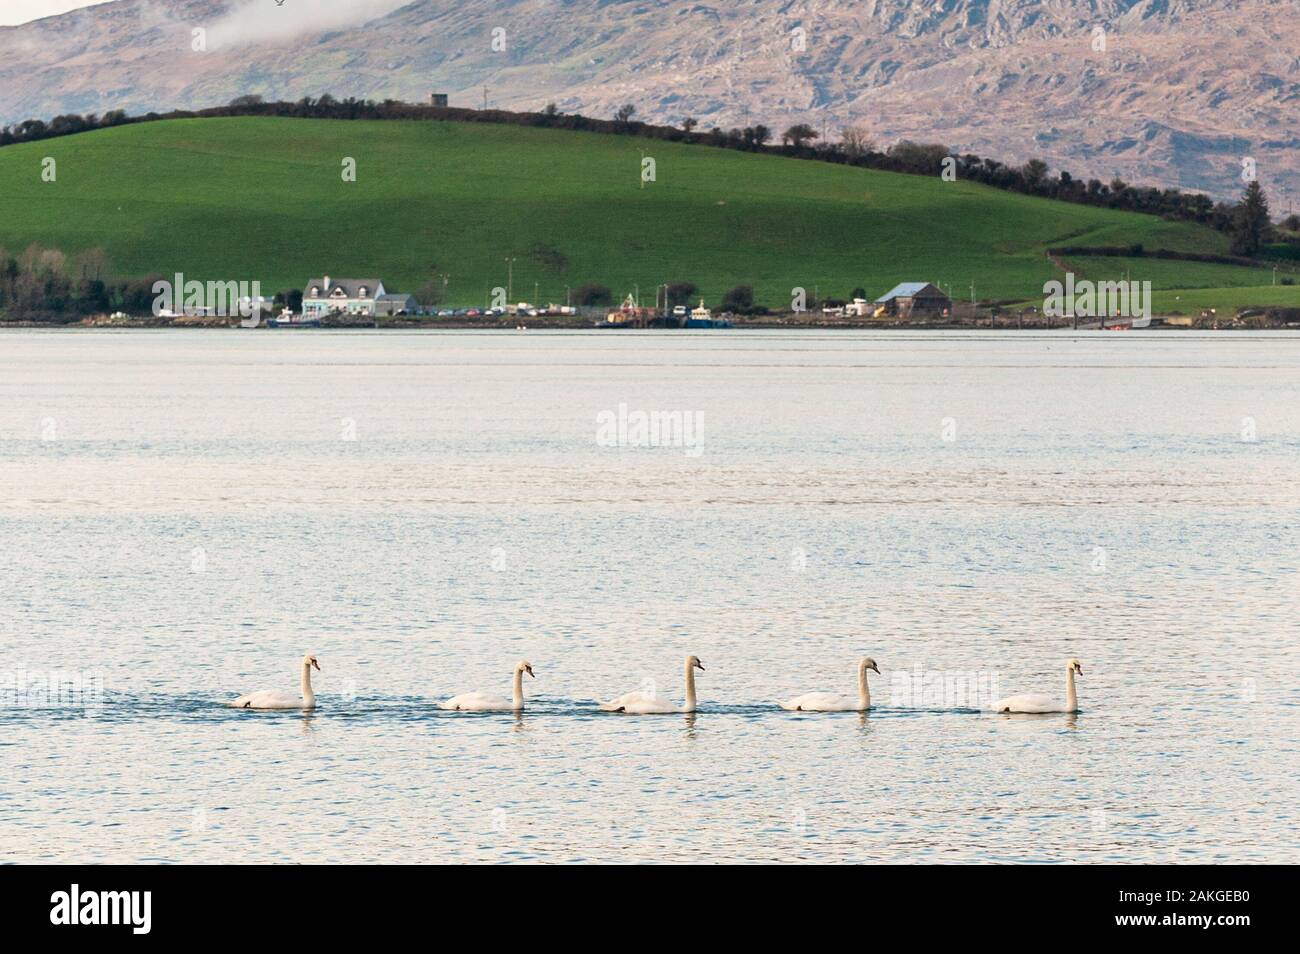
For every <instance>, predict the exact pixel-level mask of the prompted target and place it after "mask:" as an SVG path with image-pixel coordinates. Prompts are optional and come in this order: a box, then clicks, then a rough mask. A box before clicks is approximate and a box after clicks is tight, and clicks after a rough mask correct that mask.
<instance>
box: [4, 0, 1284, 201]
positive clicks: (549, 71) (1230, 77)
mask: <svg viewBox="0 0 1300 954" xmlns="http://www.w3.org/2000/svg"><path fill="white" fill-rule="evenodd" d="M196 31H200V32H196ZM434 91H439V92H446V93H449V94H450V98H451V104H452V105H461V106H478V105H481V104H482V103H483V101H484V97H485V95H486V98H487V100H488V102H489V103H490V104H491V105H493V106H498V107H502V108H508V109H537V108H540V107H542V106H543V105H544V104H546V103H548V102H554V103H556V104H557V105H558V106H559V108H560V109H561V110H563V111H566V112H567V111H573V112H583V113H587V114H589V115H595V116H608V115H610V114H612V113H613V111H614V110H615V109H616V108H617V107H618V106H619V105H621V104H623V103H633V104H635V105H636V107H637V117H638V118H642V119H646V120H651V121H667V122H674V123H675V122H680V121H681V120H682V119H683V118H685V117H687V116H693V117H695V118H697V119H699V120H700V121H701V123H702V125H703V126H704V127H706V128H707V127H708V126H709V125H715V124H716V125H723V126H728V127H729V126H734V125H745V124H749V123H759V122H761V123H765V124H766V125H768V126H771V127H774V128H777V129H781V128H784V126H785V125H788V124H790V123H792V122H795V121H799V122H808V123H809V124H811V125H813V126H814V127H817V128H819V129H825V130H826V132H827V134H829V135H831V136H832V137H838V135H839V130H840V129H841V128H842V127H844V126H847V125H854V126H861V127H864V128H865V129H867V130H868V131H869V133H870V135H871V136H872V138H873V139H874V140H875V141H876V142H877V143H878V144H888V143H890V142H893V141H896V140H898V139H900V138H910V139H916V140H922V141H931V142H943V143H945V144H947V145H949V146H952V147H955V148H958V149H960V150H961V151H969V152H976V153H979V154H981V155H988V156H993V157H997V158H1001V159H1005V160H1008V161H1015V162H1020V161H1024V160H1026V159H1029V158H1032V157H1039V158H1042V159H1044V160H1046V161H1047V162H1048V163H1049V164H1050V165H1051V166H1053V167H1056V168H1062V167H1063V168H1066V169H1068V170H1070V171H1071V172H1072V173H1074V174H1075V175H1078V176H1084V177H1094V176H1095V177H1097V178H1101V179H1103V180H1109V179H1110V178H1112V177H1113V176H1115V175H1119V176H1121V177H1123V178H1124V179H1126V180H1128V181H1130V182H1134V183H1141V184H1155V185H1162V186H1178V187H1181V188H1188V189H1197V190H1203V191H1207V192H1210V193H1212V194H1214V195H1216V196H1220V197H1231V196H1236V195H1237V194H1238V193H1239V192H1240V190H1241V187H1242V184H1243V183H1242V172H1243V163H1244V162H1245V161H1246V160H1252V163H1253V167H1254V169H1255V170H1256V171H1257V174H1258V176H1259V178H1260V179H1261V181H1262V182H1263V184H1264V185H1265V187H1266V189H1267V190H1268V191H1269V193H1270V195H1272V196H1273V197H1274V207H1275V210H1276V211H1278V212H1285V211H1287V207H1288V204H1289V203H1291V202H1300V175H1298V174H1300V0H917V2H908V0H805V2H799V0H703V2H690V0H686V2H670V0H415V2H406V3H403V2H402V0H116V2H110V3H104V4H101V5H99V6H94V7H89V8H86V9H82V10H78V11H74V12H72V13H68V14H64V15H62V16H58V17H51V18H49V19H46V20H41V21H37V22H35V23H30V24H26V25H23V26H20V27H11V28H0V122H14V121H18V120H22V119H25V118H28V117H33V116H35V117H41V118H49V117H50V116H53V115H55V114H57V113H60V112H81V113H84V112H103V111H105V110H108V109H113V108H122V109H126V110H127V111H128V112H132V113H140V112H147V111H149V110H165V109H170V108H177V107H181V108H187V107H200V106H210V105H216V104H220V103H224V102H226V101H228V100H230V99H231V98H233V97H234V96H237V95H240V94H244V93H258V94H261V95H263V96H265V97H267V98H268V99H272V98H273V99H298V98H300V97H302V96H317V95H320V94H321V93H324V92H330V93H332V94H334V95H335V96H338V97H344V96H358V97H365V98H372V99H384V98H393V99H402V100H413V101H415V100H418V101H427V98H428V96H429V94H430V93H431V92H434Z"/></svg>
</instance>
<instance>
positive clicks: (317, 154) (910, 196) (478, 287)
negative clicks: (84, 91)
mask: <svg viewBox="0 0 1300 954" xmlns="http://www.w3.org/2000/svg"><path fill="white" fill-rule="evenodd" d="M643 154H644V155H647V156H651V157H653V158H654V159H655V161H656V164H657V169H656V172H657V181H655V182H651V183H647V184H645V186H644V187H642V184H641V181H640V169H641V158H642V155H643ZM47 156H48V157H52V158H54V159H55V160H57V163H58V167H57V168H58V180H57V182H55V183H45V182H42V181H41V176H40V173H41V163H42V160H43V159H44V158H45V157H47ZM345 157H351V158H354V159H355V160H356V162H357V181H356V182H355V183H348V182H344V181H343V179H342V176H341V170H342V162H343V160H344V158H345ZM31 242H40V243H41V244H43V245H46V246H52V247H57V248H60V249H62V250H63V251H65V252H68V253H72V252H74V251H76V250H79V249H82V248H86V247H93V246H102V247H104V248H105V249H106V250H107V252H108V254H109V257H110V259H111V262H112V264H113V267H114V270H115V271H116V272H117V273H119V274H123V275H144V274H148V273H151V272H161V273H164V274H170V273H172V272H175V271H183V272H184V273H185V274H186V276H187V277H188V278H197V279H201V280H231V279H234V280H250V281H251V280H254V279H257V280H261V281H262V282H263V287H264V290H265V291H267V292H268V293H269V292H270V291H274V290H277V289H280V288H286V287H301V286H302V285H303V284H304V283H305V282H306V281H307V279H308V278H309V277H310V276H312V275H318V274H320V273H322V272H325V273H329V274H331V275H335V276H348V277H363V276H377V277H381V278H383V279H384V280H385V282H386V283H387V284H388V286H389V288H390V290H402V291H415V290H417V289H418V288H419V287H420V286H421V285H422V284H423V283H424V282H426V281H428V280H430V279H431V278H432V277H433V276H434V275H435V274H437V273H445V274H447V275H449V276H450V283H449V286H448V289H449V297H450V299H451V300H452V301H453V302H455V303H457V304H477V303H482V302H483V301H484V300H485V297H486V295H487V294H488V291H489V289H490V288H492V287H493V286H496V285H504V284H505V280H506V265H505V259H506V258H507V257H514V258H516V259H517V261H516V262H515V265H514V297H515V298H516V299H521V298H522V299H531V298H533V294H534V283H538V285H539V286H540V293H539V295H538V297H539V298H540V299H541V300H551V301H563V299H564V289H565V286H566V285H570V286H577V285H580V284H583V283H586V282H600V283H602V284H606V285H608V286H609V287H610V288H611V289H613V290H614V292H615V293H616V294H623V293H625V292H627V291H630V290H631V289H632V286H633V285H634V284H639V285H640V288H641V293H642V296H643V299H645V300H647V301H648V300H650V299H652V298H653V294H654V293H653V288H654V286H655V285H656V284H658V283H660V282H681V281H690V282H694V283H696V284H697V285H699V286H700V288H701V291H702V292H703V293H704V294H705V295H706V296H707V297H708V298H710V299H711V300H712V301H714V302H716V300H717V299H718V298H719V297H720V295H721V293H722V292H723V291H724V290H725V289H727V288H728V287H730V286H732V285H735V284H740V283H749V284H753V285H754V287H755V292H756V297H757V298H758V300H759V301H760V302H763V303H766V304H769V305H782V304H784V303H787V302H788V301H789V298H790V289H791V288H792V287H794V286H803V287H805V288H807V289H808V290H809V292H811V291H812V290H813V288H814V286H816V287H817V288H819V289H820V291H821V293H822V294H823V295H832V296H840V297H843V296H846V295H847V294H848V292H849V291H850V290H851V289H852V288H853V287H855V286H859V285H861V286H863V287H865V288H866V290H867V291H868V292H869V293H871V294H872V295H873V296H874V295H879V294H880V293H882V292H883V291H884V290H886V289H888V288H889V287H891V286H892V285H894V284H895V283H897V282H900V281H909V280H920V281H933V282H942V283H945V284H948V285H951V288H952V291H953V294H954V295H956V296H958V297H965V296H967V295H969V292H970V283H971V282H974V283H975V291H976V293H977V295H978V296H979V297H980V298H1034V297H1036V296H1041V289H1042V285H1043V282H1045V281H1047V280H1049V279H1050V278H1052V277H1054V275H1055V274H1056V273H1055V270H1054V269H1053V267H1052V265H1051V263H1050V262H1048V260H1047V259H1046V257H1045V255H1044V254H1043V249H1044V248H1045V247H1046V246H1049V245H1059V244H1067V243H1068V244H1073V245H1120V244H1129V243H1134V242H1141V243H1144V244H1145V245H1146V247H1148V248H1156V247H1165V248H1177V249H1182V250H1189V251H1201V252H1223V251H1225V250H1226V246H1227V242H1226V239H1225V238H1224V236H1222V235H1220V234H1218V233H1215V232H1213V231H1211V230H1209V229H1205V228H1201V227H1199V226H1194V225H1190V224H1187V223H1175V222H1165V221H1162V220H1160V219H1157V218H1155V217H1152V216H1142V215H1135V214H1130V213H1124V212H1112V211H1108V210H1102V209H1093V208H1089V207H1086V206H1080V205H1070V204H1066V203H1057V202H1051V201H1047V200H1043V199H1036V198H1030V197H1026V196H1019V195H1014V194H1010V193H1006V192H1000V191H997V190H994V189H991V188H987V187H984V186H980V185H976V184H972V183H964V182H955V183H948V182H942V181H939V180H938V179H932V178H922V177H917V176H905V175H896V174H891V173H884V172H877V171H872V170H864V169H853V168H846V167H841V166H834V165H830V164H825V163H818V162H806V161H797V160H791V159H784V158H781V157H775V156H764V155H754V154H749V153H740V152H734V151H729V150H719V149H711V148H706V147H702V146H684V145H678V144H672V143H665V142H657V141H651V140H646V139H638V138H634V137H622V136H609V135H599V134H593V133H574V132H567V131H561V130H544V129H530V128H524V127H518V126H492V125H486V124H457V123H415V122H410V123H407V122H360V121H357V122H345V121H326V120H294V119H275V118H228V119H196V120H174V121H167V122H156V123H145V124H140V125H132V126H125V127H118V128H113V129H106V130H100V131H96V132H92V133H86V134H82V135H78V136H72V137H67V138H63V139H54V140H49V141H46V142H37V143H27V144H21V145H16V146H10V147H7V148H4V149H0V247H7V248H9V249H10V250H11V251H16V250H18V249H21V248H22V247H24V246H26V245H27V244H28V243H31ZM547 250H555V251H558V252H559V253H560V255H561V256H562V258H559V259H557V257H556V256H555V255H554V254H552V253H551V252H549V251H547ZM1159 274H1160V281H1158V282H1157V283H1156V286H1157V287H1175V285H1176V284H1177V283H1179V278H1178V269H1177V268H1173V269H1170V268H1169V263H1163V262H1162V263H1159ZM1132 277H1133V278H1135V279H1140V278H1142V277H1143V276H1142V274H1141V269H1140V268H1139V267H1138V266H1137V263H1134V268H1133V276H1132ZM1153 280H1154V276H1153ZM1171 283H1173V284H1171ZM1248 283H1249V284H1254V285H1259V284H1263V282H1262V281H1260V279H1259V278H1258V277H1257V276H1253V275H1252V276H1248ZM1186 284H1199V282H1189V283H1186Z"/></svg>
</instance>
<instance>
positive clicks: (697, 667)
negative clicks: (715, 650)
mask: <svg viewBox="0 0 1300 954" xmlns="http://www.w3.org/2000/svg"><path fill="white" fill-rule="evenodd" d="M695 668H696V669H698V670H699V671H700V672H704V663H702V662H700V661H699V660H696V662H695Z"/></svg>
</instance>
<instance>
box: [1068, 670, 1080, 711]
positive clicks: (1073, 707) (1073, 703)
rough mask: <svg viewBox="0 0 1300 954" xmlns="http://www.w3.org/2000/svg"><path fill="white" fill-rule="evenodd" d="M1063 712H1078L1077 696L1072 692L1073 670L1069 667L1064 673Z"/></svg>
mask: <svg viewBox="0 0 1300 954" xmlns="http://www.w3.org/2000/svg"><path fill="white" fill-rule="evenodd" d="M1065 711H1066V712H1078V711H1079V696H1078V693H1076V692H1075V691H1074V669H1073V667H1071V668H1070V669H1067V670H1066V672H1065Z"/></svg>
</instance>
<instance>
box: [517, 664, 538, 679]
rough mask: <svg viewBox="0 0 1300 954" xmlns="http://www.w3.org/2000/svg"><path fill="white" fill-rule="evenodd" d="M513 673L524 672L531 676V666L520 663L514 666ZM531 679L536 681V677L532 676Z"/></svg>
mask: <svg viewBox="0 0 1300 954" xmlns="http://www.w3.org/2000/svg"><path fill="white" fill-rule="evenodd" d="M515 672H526V673H528V675H530V676H533V664H532V663H529V662H521V663H519V665H517V666H515ZM533 678H534V679H536V678H537V677H536V676H533Z"/></svg>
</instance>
